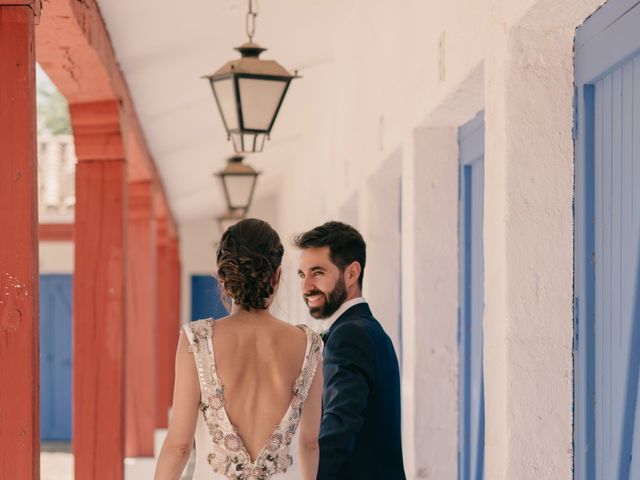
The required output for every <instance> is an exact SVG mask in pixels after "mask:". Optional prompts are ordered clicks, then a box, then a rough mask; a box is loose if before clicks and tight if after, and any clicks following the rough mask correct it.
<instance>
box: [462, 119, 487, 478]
mask: <svg viewBox="0 0 640 480" xmlns="http://www.w3.org/2000/svg"><path fill="white" fill-rule="evenodd" d="M458 143H459V149H460V185H459V188H460V201H459V222H460V223H459V243H460V246H459V252H460V264H459V272H460V275H459V305H460V311H459V315H460V318H459V332H458V338H459V356H460V362H459V365H460V369H459V409H458V411H459V421H458V425H459V429H458V435H459V438H458V448H459V453H458V455H459V458H458V478H459V479H460V480H472V479H473V480H481V479H483V478H484V381H483V373H482V371H483V369H482V314H483V310H484V287H483V282H484V260H483V233H482V232H483V229H482V221H483V204H484V116H483V113H482V112H481V113H479V114H478V115H477V116H476V117H475V118H474V119H473V120H471V121H470V122H469V123H467V124H465V125H463V126H462V127H460V131H459V137H458Z"/></svg>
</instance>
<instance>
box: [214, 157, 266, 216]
mask: <svg viewBox="0 0 640 480" xmlns="http://www.w3.org/2000/svg"><path fill="white" fill-rule="evenodd" d="M242 160H244V156H242V155H234V156H232V157H230V158H229V159H228V160H227V165H226V167H225V168H224V169H222V170H220V171H219V172H216V173H215V176H217V177H219V178H220V181H221V183H222V189H223V191H224V196H225V200H226V201H227V208H228V211H229V212H232V213H237V212H242V214H243V215H245V214H246V213H247V211H248V210H249V207H250V206H251V202H252V201H253V194H254V193H255V190H256V184H257V181H258V176H259V175H260V173H261V172H258V171H256V170H255V169H254V168H253V167H251V166H250V165H247V164H245V163H242ZM232 178H233V179H246V180H248V181H250V182H251V185H250V187H249V190H248V191H249V195H248V196H247V198H246V199H245V200H244V201H241V202H238V203H235V202H234V200H235V197H234V195H233V192H232V191H231V189H232V186H231V185H230V182H229V180H230V179H232Z"/></svg>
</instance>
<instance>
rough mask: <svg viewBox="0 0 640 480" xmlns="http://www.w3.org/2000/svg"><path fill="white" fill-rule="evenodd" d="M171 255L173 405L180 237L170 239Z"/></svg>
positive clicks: (179, 293) (179, 313) (169, 329)
mask: <svg viewBox="0 0 640 480" xmlns="http://www.w3.org/2000/svg"><path fill="white" fill-rule="evenodd" d="M169 257H170V264H171V271H170V282H171V285H170V287H169V288H170V298H171V305H170V308H169V309H170V311H171V321H170V325H171V327H170V328H168V333H169V338H168V340H169V349H170V352H171V355H170V359H169V360H170V362H171V369H170V371H169V372H170V373H169V380H168V381H169V383H170V384H171V399H170V405H173V382H174V373H175V372H174V369H175V366H174V363H175V353H176V347H177V346H178V338H179V336H180V316H181V308H180V298H181V284H182V281H181V279H182V276H181V275H182V271H181V267H180V241H179V239H178V237H172V238H171V239H170V240H169Z"/></svg>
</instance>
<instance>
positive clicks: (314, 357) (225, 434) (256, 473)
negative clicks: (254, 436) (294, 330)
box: [184, 320, 322, 480]
mask: <svg viewBox="0 0 640 480" xmlns="http://www.w3.org/2000/svg"><path fill="white" fill-rule="evenodd" d="M213 325H214V321H213V320H200V321H198V322H193V323H192V324H191V325H186V326H185V327H184V328H185V329H190V330H191V335H188V337H189V339H190V342H191V347H192V348H191V350H192V351H193V353H194V356H195V360H196V366H197V368H198V377H199V381H200V391H201V397H200V413H201V414H202V416H203V418H204V421H205V424H206V426H207V429H208V430H209V434H210V435H211V440H212V441H213V446H214V448H213V450H212V453H210V454H209V456H208V458H207V461H208V463H209V465H211V467H212V468H213V471H214V472H215V473H218V474H220V475H224V476H225V477H226V478H228V479H230V480H268V479H269V478H271V477H272V476H273V475H275V474H277V473H285V472H286V471H287V469H288V468H289V467H290V466H291V465H292V463H293V457H292V456H291V452H290V450H291V448H290V446H291V440H292V439H293V436H294V434H295V432H296V429H297V428H298V425H299V423H300V416H301V414H302V406H303V405H304V402H305V400H306V398H307V395H308V393H309V388H310V387H311V382H312V381H313V377H314V375H315V372H316V367H317V366H318V362H319V361H320V358H321V357H322V340H321V339H320V337H319V336H318V335H317V334H316V333H313V332H311V330H309V329H308V328H307V327H305V326H302V325H299V327H300V328H301V329H302V330H304V331H305V333H306V334H307V348H306V352H305V357H304V362H303V364H302V369H301V371H300V374H299V376H298V378H297V379H296V381H295V383H294V385H293V396H292V398H291V402H290V404H289V407H288V409H287V411H286V412H285V414H284V416H283V417H282V420H281V421H280V423H279V425H278V426H277V427H276V428H275V430H274V432H273V433H272V434H271V436H270V437H269V438H268V439H267V441H266V443H265V445H264V446H263V447H262V450H261V451H260V453H259V454H258V456H257V457H256V459H255V460H252V459H251V456H250V455H249V452H248V451H247V449H246V448H245V446H244V444H243V442H242V438H241V437H240V435H239V434H238V429H237V428H236V427H235V426H234V425H233V424H232V423H231V421H230V420H229V417H228V415H227V412H226V410H225V408H224V403H225V402H224V391H223V386H222V384H221V382H220V379H219V378H218V375H217V371H216V364H215V356H214V354H213V342H212V337H213V332H214V327H213ZM187 333H189V332H187Z"/></svg>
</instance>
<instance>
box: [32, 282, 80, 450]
mask: <svg viewBox="0 0 640 480" xmlns="http://www.w3.org/2000/svg"><path fill="white" fill-rule="evenodd" d="M71 284H72V282H71V275H41V276H40V429H41V430H40V435H41V438H42V440H43V441H70V440H71V365H72V361H71V306H72V301H71Z"/></svg>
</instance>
